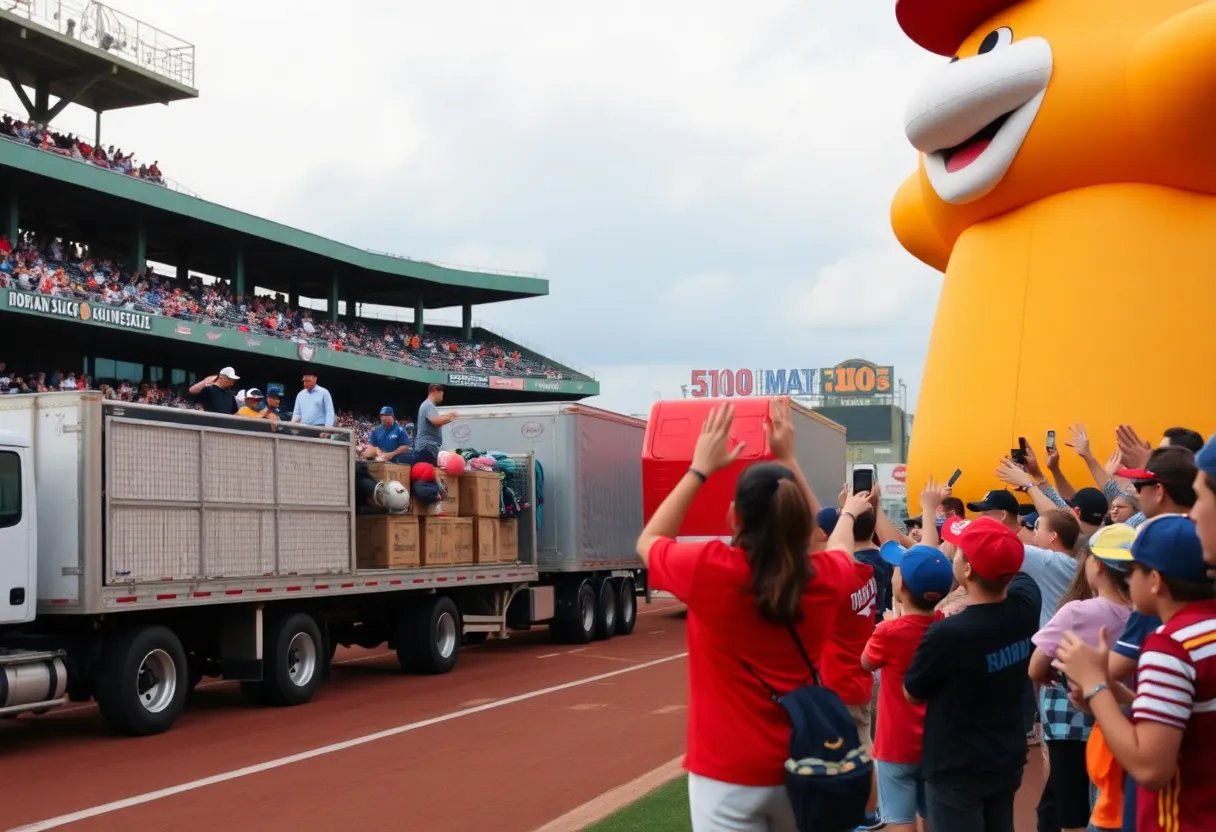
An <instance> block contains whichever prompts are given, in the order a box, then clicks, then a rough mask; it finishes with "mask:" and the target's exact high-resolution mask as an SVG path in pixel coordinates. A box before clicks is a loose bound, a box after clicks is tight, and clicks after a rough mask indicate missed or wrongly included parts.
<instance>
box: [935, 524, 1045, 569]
mask: <svg viewBox="0 0 1216 832" xmlns="http://www.w3.org/2000/svg"><path fill="white" fill-rule="evenodd" d="M942 537H944V538H945V539H946V541H947V542H949V543H953V544H954V545H956V546H958V548H959V549H961V550H962V552H963V554H964V555H966V556H967V562H968V563H970V564H971V568H972V569H973V570H975V574H977V575H979V576H980V577H981V578H987V579H988V580H990V581H997V582H1000V583H1009V581H1011V580H1013V576H1014V575H1016V574H1017V573H1018V572H1020V571H1021V570H1022V561H1023V560H1024V559H1025V557H1026V547H1025V546H1023V545H1022V541H1021V540H1019V539H1018V536H1017V533H1016V532H1014V531H1013V530H1011V529H1008V528H1006V527H1005V525H1004V524H1002V523H998V522H997V521H996V520H993V519H992V518H991V517H978V518H976V519H975V520H952V521H950V522H949V523H947V524H946V525H945V526H943V527H942Z"/></svg>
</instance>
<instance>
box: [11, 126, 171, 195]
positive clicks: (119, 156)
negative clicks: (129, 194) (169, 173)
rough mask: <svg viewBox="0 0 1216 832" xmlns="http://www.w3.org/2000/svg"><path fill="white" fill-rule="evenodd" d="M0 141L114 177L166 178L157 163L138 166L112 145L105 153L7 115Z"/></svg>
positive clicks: (160, 180)
mask: <svg viewBox="0 0 1216 832" xmlns="http://www.w3.org/2000/svg"><path fill="white" fill-rule="evenodd" d="M0 138H3V139H8V140H10V141H15V142H21V143H22V144H28V145H31V146H33V147H37V148H41V149H42V150H45V151H47V152H49V153H57V154H59V155H60V156H66V157H68V158H70V159H76V160H77V161H80V162H87V163H88V164H90V165H96V166H97V167H99V168H105V169H107V170H112V171H114V172H115V173H121V174H125V175H127V176H134V177H137V178H139V179H142V180H144V181H145V182H152V183H154V184H157V185H164V184H165V178H164V176H163V175H162V174H161V172H160V167H159V166H158V164H157V163H156V162H153V163H152V164H150V165H143V164H139V163H138V162H136V161H135V154H134V153H125V154H124V153H123V152H122V148H118V149H115V147H114V145H110V147H109V148H108V149H107V148H103V147H101V146H100V145H98V146H97V147H93V146H92V145H90V144H89V143H88V142H86V141H85V140H84V139H82V138H79V137H77V136H73V135H72V134H70V133H56V132H55V131H53V130H49V129H46V128H44V127H42V126H41V125H38V124H34V123H33V122H28V121H22V120H21V119H19V118H13V117H12V116H10V115H9V114H8V113H4V114H3V115H0Z"/></svg>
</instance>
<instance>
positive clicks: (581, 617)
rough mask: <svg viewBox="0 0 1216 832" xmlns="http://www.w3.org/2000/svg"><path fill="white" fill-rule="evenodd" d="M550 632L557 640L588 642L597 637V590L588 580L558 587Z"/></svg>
mask: <svg viewBox="0 0 1216 832" xmlns="http://www.w3.org/2000/svg"><path fill="white" fill-rule="evenodd" d="M555 612H556V615H555V616H554V618H553V621H552V622H551V623H550V624H549V632H550V633H552V634H553V638H554V640H555V641H561V642H566V643H568V644H587V643H589V642H590V641H591V639H592V638H594V637H595V590H593V589H592V588H591V584H590V583H589V582H588V581H583V582H581V583H578V584H567V585H566V586H562V587H558V590H557V609H556V610H555Z"/></svg>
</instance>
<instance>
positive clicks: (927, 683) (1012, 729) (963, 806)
mask: <svg viewBox="0 0 1216 832" xmlns="http://www.w3.org/2000/svg"><path fill="white" fill-rule="evenodd" d="M942 533H943V536H945V538H946V540H947V541H948V542H950V543H952V544H954V546H955V548H956V553H955V555H954V576H955V578H956V579H957V580H958V582H959V583H960V584H961V585H964V586H966V587H967V593H968V596H969V597H970V603H969V604H968V605H967V607H966V608H965V609H963V610H961V611H960V612H958V613H957V614H955V615H953V616H951V617H949V618H946V619H944V620H942V621H937V622H934V623H933V624H932V626H930V627H929V629H928V630H927V631H926V633H925V636H924V639H923V640H922V641H921V643H920V647H918V648H917V650H916V655H915V657H914V658H913V659H912V664H911V666H910V667H909V668H908V672H907V675H906V676H905V677H904V693H905V695H906V696H907V698H908V699H909V700H910V701H913V702H917V703H921V702H923V703H927V705H926V708H925V733H924V760H923V763H922V771H923V774H924V779H925V796H926V803H927V804H928V805H927V808H928V811H929V828H930V829H934V830H940V832H970V830H984V832H1014V825H1013V802H1014V796H1015V795H1016V794H1017V790H1018V788H1019V787H1020V786H1021V783H1022V769H1023V768H1024V767H1025V765H1026V732H1025V730H1024V728H1023V725H1022V687H1023V680H1025V679H1026V675H1027V671H1028V667H1029V664H1030V653H1031V642H1030V639H1031V637H1032V636H1033V635H1034V634H1035V633H1036V632H1037V631H1038V629H1039V608H1040V606H1041V602H1042V600H1041V596H1040V594H1039V588H1038V586H1037V585H1036V584H1035V582H1034V580H1033V579H1032V578H1030V577H1029V576H1028V575H1025V574H1023V573H1021V568H1022V560H1023V551H1024V546H1023V544H1022V541H1021V540H1019V539H1018V536H1017V533H1016V532H1015V531H1013V530H1012V529H1011V528H1009V527H1007V526H1005V525H1004V524H1002V523H1000V522H999V521H997V520H993V519H991V518H988V517H981V518H979V519H977V520H973V521H970V522H968V521H955V522H948V523H946V524H945V526H943V528H942Z"/></svg>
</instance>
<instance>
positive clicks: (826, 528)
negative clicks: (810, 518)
mask: <svg viewBox="0 0 1216 832" xmlns="http://www.w3.org/2000/svg"><path fill="white" fill-rule="evenodd" d="M839 519H840V510H839V509H836V508H832V507H831V506H829V507H828V508H821V509H819V513H818V514H816V515H815V525H816V526H818V527H819V528H821V529H823V533H824V534H826V535H831V533H832V532H834V531H835V530H836V521H837V520H839Z"/></svg>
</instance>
